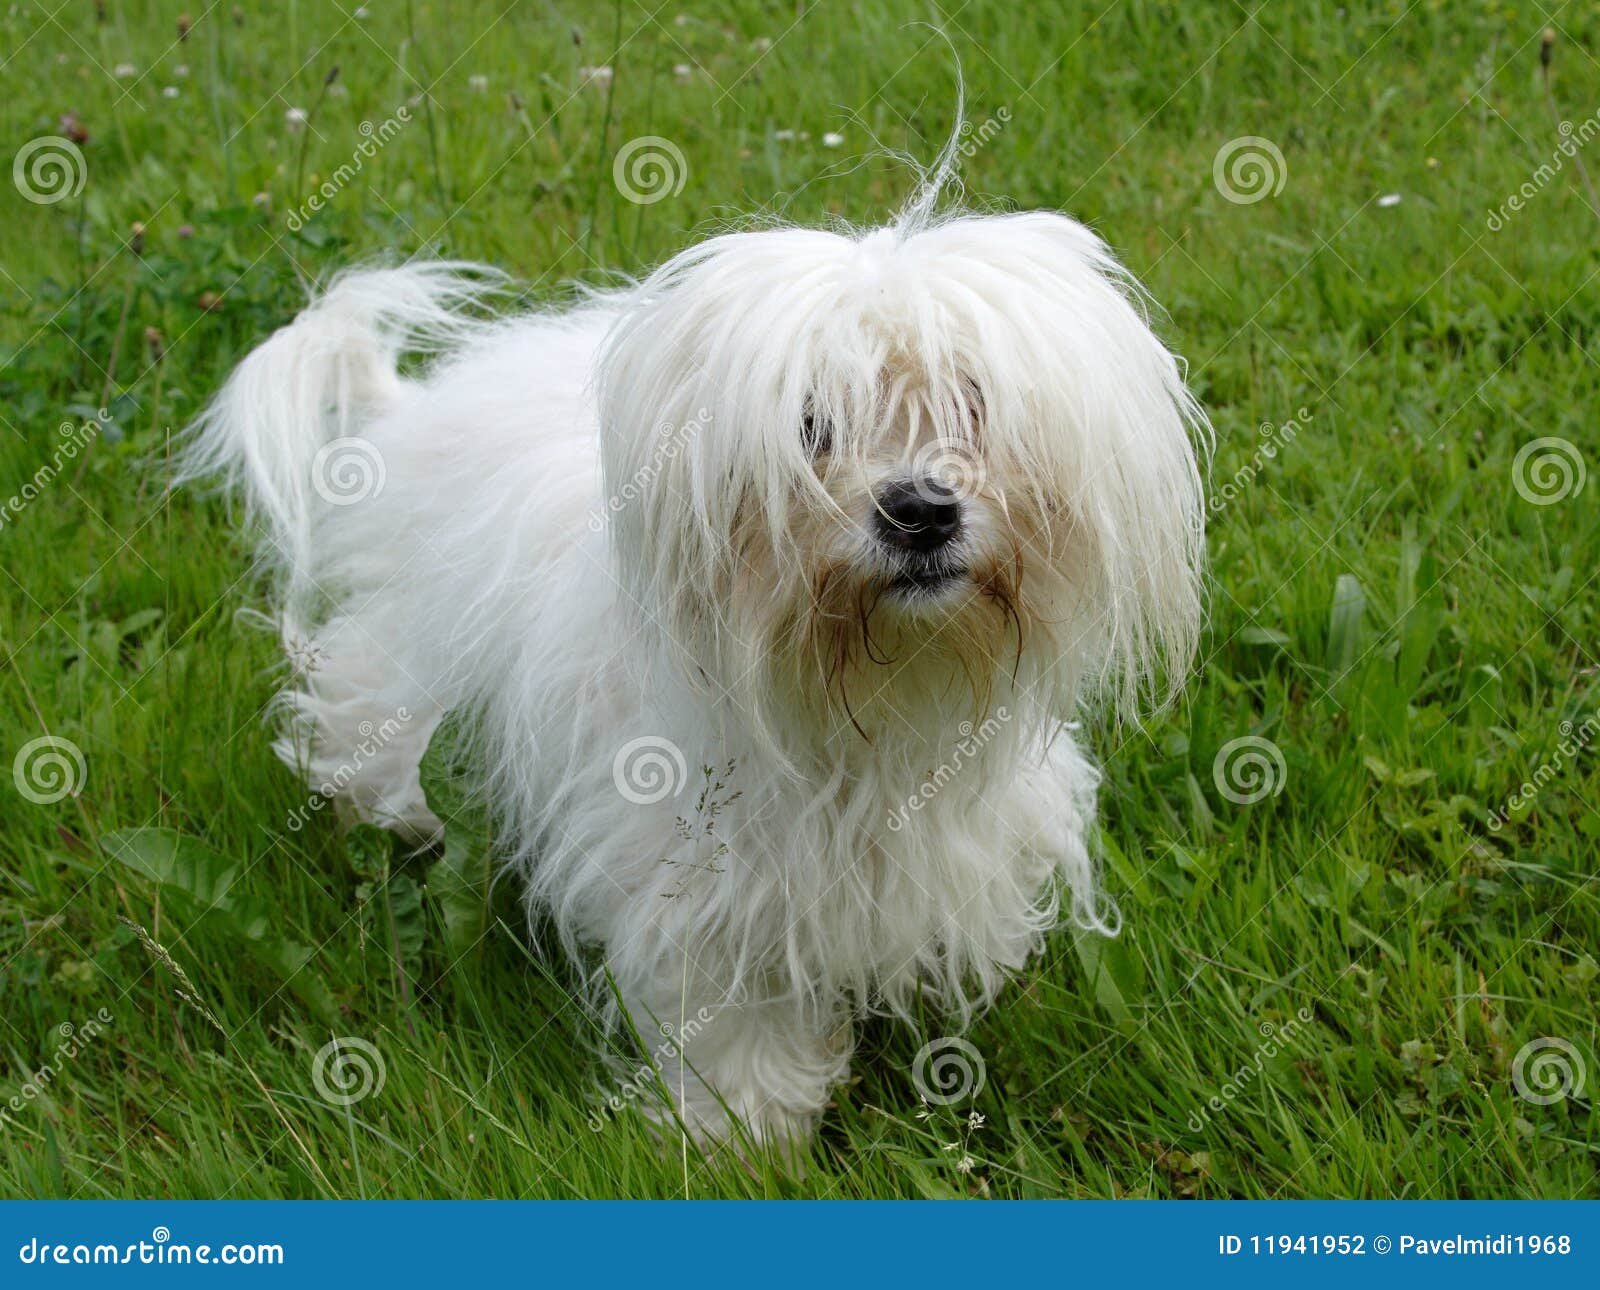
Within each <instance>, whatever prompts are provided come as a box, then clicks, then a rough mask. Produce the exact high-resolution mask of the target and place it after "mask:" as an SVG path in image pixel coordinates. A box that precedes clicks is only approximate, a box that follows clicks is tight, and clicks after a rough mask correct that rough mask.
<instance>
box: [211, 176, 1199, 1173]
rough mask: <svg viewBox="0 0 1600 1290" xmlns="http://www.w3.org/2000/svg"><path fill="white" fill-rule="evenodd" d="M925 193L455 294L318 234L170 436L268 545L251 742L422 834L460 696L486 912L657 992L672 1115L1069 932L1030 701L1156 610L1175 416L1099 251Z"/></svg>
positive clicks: (1180, 632) (487, 280)
mask: <svg viewBox="0 0 1600 1290" xmlns="http://www.w3.org/2000/svg"><path fill="white" fill-rule="evenodd" d="M931 205H932V203H931V201H929V200H922V199H919V201H918V202H917V203H916V204H914V205H913V206H912V207H911V208H910V209H909V210H908V211H907V213H905V214H902V215H901V216H900V217H899V218H898V219H896V220H895V221H894V222H893V223H891V224H889V225H888V226H886V227H882V228H877V229H872V230H840V231H820V230H812V229H805V228H793V227H781V228H762V229H759V230H756V231H748V232H738V233H731V234H727V235H724V236H718V237H715V238H712V239H711V240H709V241H706V242H703V243H701V244H700V245H696V246H693V247H691V248H690V249H688V250H686V251H684V252H683V253H681V254H680V255H678V256H677V257H675V258H674V259H672V260H671V261H669V262H668V263H666V264H665V265H663V266H662V267H661V268H659V269H658V270H656V271H655V272H654V273H653V274H651V275H650V276H649V277H648V278H647V279H646V280H645V281H643V282H642V283H639V284H636V285H632V286H629V287H626V288H624V289H621V290H616V291H609V292H604V293H598V294H590V295H587V296H585V297H584V298H583V302H582V303H580V304H578V305H577V306H576V307H573V308H570V309H567V310H564V311H550V312H534V313H524V314H520V315H518V316H514V317H510V318H505V319H502V320H500V321H488V320H485V319H484V318H483V317H482V311H481V309H476V308H474V307H473V305H474V303H475V302H477V301H479V300H480V298H481V297H482V295H483V294H484V292H485V291H486V290H492V289H493V285H494V284H493V279H492V278H491V277H490V276H488V275H486V274H485V272H484V271H481V270H475V269H472V268H471V267H470V266H461V265H449V264H413V265H408V266H406V267H402V268H385V269H375V270H362V271H357V272H352V273H349V274H347V275H344V276H342V277H339V278H338V279H336V280H335V281H334V282H333V283H332V285H331V286H330V287H329V288H328V290H327V291H326V293H325V294H323V295H322V296H321V297H320V298H318V299H317V300H316V301H315V302H314V303H312V304H311V305H310V307H308V308H307V309H306V310H305V312H304V313H302V314H301V315H300V316H299V317H298V318H297V319H296V320H295V321H294V322H293V323H292V324H290V325H289V326H287V327H285V328H283V329H282V330H281V331H279V332H278V333H277V334H276V335H274V336H273V337H272V338H271V339H269V340H268V341H267V342H266V343H265V344H263V345H262V346H261V347H260V348H259V349H257V350H256V351H255V352H254V353H252V354H251V355H250V356H249V357H248V358H247V359H246V360H245V361H244V362H243V363H242V364H241V365H240V367H239V369H238V370H237V371H236V372H235V373H234V375H233V377H232V378H231V379H230V381H229V382H228V384H227V386H226V388H224V389H223V391H222V392H221V393H220V395H219V396H218V397H217V399H216V401H215V402H214V403H213V404H212V406H211V407H210V409H209V410H208V411H207V412H206V413H205V415H204V416H203V417H202V419H201V421H200V423H199V425H198V426H197V428H196V435H197V437H196V440H195V442H194V444H193V446H192V449H191V459H190V463H189V473H190V474H191V475H195V474H203V473H215V472H220V473H222V474H223V475H225V476H226V477H228V478H229V479H230V480H231V481H233V482H234V483H236V484H238V485H240V486H242V488H243V491H244V494H245V496H246V497H247V498H248V500H249V504H250V508H251V510H252V512H253V514H254V515H255V516H256V517H257V518H258V519H259V521H261V524H262V527H263V528H264V529H265V531H266V534H267V548H266V549H267V550H268V551H269V553H270V555H271V556H272V558H273V560H274V562H275V564H276V566H277V568H278V569H279V570H280V572H281V579H280V581H281V588H280V593H279V596H280V599H279V605H278V616H279V618H280V620H281V629H282V633H283V637H284V640H285V643H286V646H287V647H288V649H289V651H290V653H291V657H292V658H294V659H295V660H296V661H297V664H298V665H297V667H296V669H295V676H294V679H293V681H292V682H291V683H290V685H289V687H288V688H287V689H286V691H285V693H284V695H283V705H284V711H285V722H284V729H283V737H282V739H281V742H280V744H279V751H280V754H281V755H282V756H283V757H284V758H285V760H287V761H289V762H290V763H291V764H293V765H295V766H297V767H298V768H299V769H300V770H301V771H302V772H304V773H305V774H307V775H308V777H309V781H310V783H311V784H312V785H314V786H320V785H328V786H331V787H332V788H333V789H334V791H335V794H336V796H337V797H338V798H339V799H340V801H341V802H342V803H343V804H344V805H345V807H346V808H347V809H349V810H352V811H353V812H354V813H356V814H358V815H360V816H361V817H363V818H367V819H372V820H376V821H378V822H379V823H382V824H385V825H387V826H389V827H392V828H394V829H395V830H398V831H400V832H402V833H404V834H406V835H408V836H409V837H411V838H413V839H416V840H419V841H425V840H428V839H430V838H433V837H435V836H436V835H437V833H438V830H439V828H440V822H439V821H438V820H437V819H436V818H435V817H434V815H433V814H432V813H431V812H430V811H429V809H428V805H427V802H426V801H425V800H424V797H423V794H422V791H421V786H420V784H419V779H418V769H417V767H418V760H419V758H420V757H421V755H422V753H423V751H424V749H425V748H426V746H427V743H428V740H429V737H430V735H431V734H432V733H433V731H434V729H435V728H436V726H437V725H438V723H439V721H440V719H441V717H442V716H443V714H445V713H446V712H447V711H452V710H454V711H457V712H459V713H462V714H464V715H465V717H466V719H467V722H468V728H469V729H470V731H471V733H472V741H473V742H472V751H473V753H474V754H475V756H476V758H477V759H478V762H479V764H481V766H482V769H483V776H484V779H483V783H484V786H485V790H486V793H487V795H488V798H489V800H490V801H491V803H492V804H493V807H494V809H495V811H496V813H497V815H498V821H499V828H500V833H501V838H502V845H503V848H504V850H505V852H506V854H507V856H508V858H509V860H510V862H511V863H512V864H513V865H514V866H515V868H516V870H517V871H518V872H519V873H520V874H521V876H522V878H523V879H524V880H525V891H526V900H527V905H528V908H529V911H530V913H531V914H533V915H535V916H537V917H538V918H540V919H543V920H548V921H549V922H551V923H553V925H554V926H555V927H556V928H558V929H559V931H560V934H561V935H562V937H563V938H564V939H565V941H566V942H567V945H568V947H569V949H570V950H571V951H573V952H574V953H578V954H584V955H588V956H590V957H588V958H587V959H586V961H587V962H589V963H591V964H593V965H594V974H595V977H594V979H595V980H596V981H597V982H598V983H600V984H599V989H598V990H597V993H598V994H599V995H600V996H602V997H605V996H607V995H609V994H610V992H611V990H612V983H614V988H615V992H616V994H617V995H619V996H620V999H621V1001H622V1004H623V1005H624V1006H625V1007H626V1009H627V1010H628V1013H629V1014H630V1017H631V1020H632V1022H633V1024H634V1025H635V1026H636V1027H637V1029H638V1030H639V1031H640V1032H641V1033H648V1032H649V1031H651V1030H653V1029H654V1028H655V1027H656V1026H657V1025H662V1024H663V1023H670V1024H671V1025H674V1026H676V1025H680V1023H683V1022H684V1020H685V1019H686V1018H689V1017H693V1018H696V1019H697V1020H696V1021H695V1022H694V1023H691V1024H688V1025H684V1026H683V1027H682V1028H683V1031H684V1035H683V1039H682V1042H681V1043H680V1044H677V1045H669V1046H668V1050H669V1055H668V1056H667V1059H666V1062H667V1065H668V1066H669V1069H668V1070H667V1071H666V1072H665V1077H666V1078H665V1082H666V1084H667V1085H668V1086H669V1087H671V1088H672V1089H674V1091H675V1092H677V1093H678V1096H679V1100H680V1102H681V1106H680V1107H679V1110H680V1111H681V1114H682V1117H683V1120H684V1121H685V1122H686V1123H687V1124H688V1125H689V1126H690V1127H691V1128H692V1129H693V1130H694V1131H695V1132H696V1133H698V1134H701V1135H704V1136H706V1137H709V1138H718V1137H725V1136H727V1135H729V1134H732V1133H735V1132H736V1131H738V1125H742V1126H743V1127H744V1129H745V1130H747V1131H748V1132H749V1133H750V1134H751V1135H752V1136H753V1137H754V1138H755V1139H756V1140H767V1141H777V1142H783V1141H788V1140H792V1139H795V1138H797V1137H799V1136H801V1135H803V1134H804V1133H805V1132H806V1131H807V1130H808V1129H809V1128H810V1126H811V1125H812V1124H813V1123H814V1122H815V1120H816V1118H817V1116H818V1114H819V1112H820V1111H821V1110H822V1108H823V1107H824V1105H825V1104H826V1102H827V1099H828V1096H829V1092H830V1087H831V1086H833V1085H835V1084H837V1083H838V1082H839V1081H840V1080H841V1079H843V1078H844V1076H845V1074H846V1072H847V1069H848V1064H849V1060H850V1051H851V1030H852V1026H851V1023H852V1018H853V1017H855V1016H858V1015H861V1014H864V1013H868V1012H887V1013H892V1014H898V1015H901V1016H904V1015H906V1014H907V1013H908V1012H909V1011H910V1010H911V1009H912V1008H913V1007H914V1006H915V1004H916V1002H917V1001H918V1000H919V999H921V1000H923V1001H924V1002H926V1003H929V1004H932V1005H934V1006H937V1007H939V1008H941V1009H943V1010H946V1011H947V1012H949V1013H951V1014H954V1016H955V1018H956V1020H957V1022H958V1023H959V1022H964V1021H965V1020H966V1018H967V1017H968V1016H970V1014H971V1012H972V1010H973V1009H974V1008H975V1007H977V1006H980V1005H981V1004H983V1003H985V1002H987V1001H988V1000H989V999H990V998H992V997H993V995H994V994H995V992H996V991H997V989H998V988H999V987H1000V986H1001V985H1002V983H1003V982H1004V980H1005V979H1006V976H1007V974H1008V973H1010V972H1012V971H1014V970H1015V969H1017V968H1018V967H1020V966H1021V965H1022V964H1023V962H1024V961H1025V960H1026V959H1027V958H1028V956H1029V955H1030V954H1031V953H1033V952H1034V951H1036V950H1038V949H1039V947H1040V945H1041V941H1042V939H1043V937H1044V935H1045V933H1046V932H1047V931H1048V930H1049V929H1050V928H1051V927H1052V926H1053V925H1055V924H1056V923H1057V922H1058V921H1059V920H1060V918H1061V917H1062V914H1063V910H1065V912H1066V914H1067V915H1068V916H1070V918H1071V919H1072V921H1074V922H1075V923H1076V924H1078V925H1080V926H1082V927H1085V928H1096V929H1100V930H1111V929H1110V927H1109V926H1108V924H1110V923H1112V922H1113V921H1114V920H1115V911H1114V910H1113V909H1112V907H1111V906H1110V905H1109V903H1107V902H1106V901H1105V900H1104V898H1103V897H1102V896H1101V895H1100V894H1099V893H1098V892H1097V890H1096V866H1095V862H1094V860H1093V858H1092V836H1091V835H1092V830H1093V812H1094V799H1095V788H1096V783H1097V779H1098V777H1097V774H1096V772H1095V770H1094V769H1093V768H1092V766H1091V765H1090V763H1089V761H1088V760H1086V758H1085V755H1084V752H1083V750H1082V749H1081V747H1080V746H1079V743H1078V741H1077V740H1076V739H1075V737H1074V733H1073V732H1074V731H1075V729H1076V721H1075V718H1076V717H1077V716H1078V715H1079V714H1080V712H1081V711H1083V710H1085V709H1087V708H1089V707H1090V706H1091V705H1095V704H1096V701H1097V700H1103V701H1104V702H1102V703H1100V704H1099V706H1100V707H1102V708H1106V707H1110V708H1117V709H1123V710H1125V709H1126V707H1127V705H1128V704H1130V703H1135V702H1138V701H1139V700H1141V699H1142V698H1144V697H1156V698H1159V697H1160V696H1161V695H1162V694H1164V693H1165V692H1167V691H1168V690H1169V689H1170V687H1171V686H1172V685H1173V684H1174V683H1175V682H1176V681H1178V680H1181V678H1182V676H1183V673H1184V671H1185V669H1186V667H1187V665H1188V662H1189V660H1190V657H1191V654H1192V651H1193V647H1194V644H1195V638H1196V634H1197V631H1198V628H1199V624H1200V620H1201V600H1200V589H1199V564H1200V560H1201V556H1202V549H1203V538H1204V534H1203V514H1204V511H1203V506H1202V496H1201V474H1200V467H1199V462H1198V460H1197V447H1198V448H1201V449H1203V446H1204V444H1205V443H1206V442H1207V440H1208V436H1209V431H1208V429H1207V427H1206V423H1205V419H1204V417H1203V414H1202V413H1201V412H1200V410H1199V409H1198V408H1197V406H1196V405H1195V403H1194V401H1193V400H1192V399H1191V397H1190V395H1189V393H1188V392H1187V390H1186V388H1185V384H1184V380H1183V377H1182V375H1181V373H1180V369H1179V365H1178V363H1177V362H1176V361H1175V360H1174V358H1173V355H1172V354H1171V353H1169V352H1168V350H1167V349H1166V348H1165V347H1164V346H1163V345H1162V343H1161V341H1160V340H1158V339H1157V337H1156V336H1155V334H1154V333H1153V332H1152V331H1151V329H1150V327H1149V325H1148V324H1147V322H1146V319H1145V316H1144V311H1143V308H1142V297H1141V293H1140V291H1139V289H1138V287H1137V286H1136V285H1135V284H1134V283H1133V282H1132V281H1131V279H1130V278H1129V275H1128V274H1127V273H1126V272H1125V271H1124V270H1123V269H1122V268H1121V267H1120V266H1119V264H1118V263H1117V261H1116V260H1115V259H1114V258H1113V256H1112V255H1111V253H1110V252H1109V251H1108V250H1107V248H1106V246H1105V245H1104V244H1103V243H1102V242H1101V241H1100V240H1099V239H1098V238H1097V237H1096V236H1095V235H1094V234H1092V233H1091V232H1090V231H1089V230H1088V229H1086V228H1085V227H1083V226H1082V225H1081V224H1078V223H1076V222H1075V221H1073V220H1071V219H1068V218H1066V217H1064V216H1062V215H1059V214H1054V213H1050V212H1043V211H1039V212H1033V213H1027V214H1014V215H994V216H976V215H961V214H951V215H943V216H935V215H933V214H931V213H930V211H929V209H928V208H929V207H930V206H931ZM419 352H427V353H430V354H432V355H433V356H434V358H433V361H432V362H431V363H430V364H429V365H427V366H425V367H423V368H422V369H420V372H419V373H417V374H407V373H406V372H403V371H402V370H401V369H400V368H399V366H398V364H399V361H400V359H401V356H402V355H404V354H408V353H409V354H415V353H419ZM396 714H400V717H399V719H398V720H397V715H396ZM375 729H382V730H383V731H385V733H386V735H389V734H392V737H387V738H385V739H384V740H382V741H378V742H381V747H378V748H376V749H374V748H373V743H374V742H375V741H374V740H372V739H371V738H370V736H371V735H372V732H373V731H374V730H375ZM607 975H609V978H610V981H609V982H608V981H606V976H607ZM618 1011H619V1010H618V1009H615V1008H613V1009H611V1014H612V1019H613V1020H616V1019H617V1013H618ZM663 1028H664V1029H665V1028H666V1027H665V1025H663ZM735 1117H736V1120H737V1122H738V1123H737V1124H736V1123H735Z"/></svg>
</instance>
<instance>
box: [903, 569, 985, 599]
mask: <svg viewBox="0 0 1600 1290" xmlns="http://www.w3.org/2000/svg"><path fill="white" fill-rule="evenodd" d="M968 572H969V571H968V569H967V566H966V565H964V564H959V563H951V562H949V561H933V560H929V561H924V562H921V563H918V564H915V565H906V566H904V567H902V568H901V569H900V570H899V572H897V573H896V574H895V575H894V576H893V577H892V578H890V579H889V585H888V590H889V592H890V594H891V595H893V596H895V597H896V598H897V599H900V600H904V601H910V602H916V601H920V600H938V599H941V598H942V597H943V596H944V595H945V594H946V593H947V592H949V591H950V590H951V589H952V588H954V587H955V586H957V585H958V584H960V583H962V582H965V581H966V580H967V577H968Z"/></svg>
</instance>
